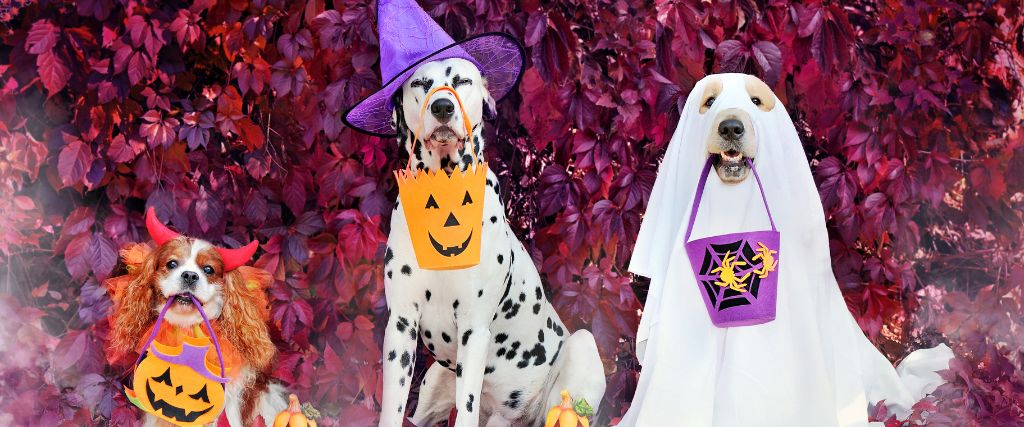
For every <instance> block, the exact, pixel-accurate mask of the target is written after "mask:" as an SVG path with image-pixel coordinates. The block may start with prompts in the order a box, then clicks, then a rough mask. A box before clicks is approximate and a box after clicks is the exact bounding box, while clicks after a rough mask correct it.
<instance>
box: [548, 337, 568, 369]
mask: <svg viewBox="0 0 1024 427" xmlns="http://www.w3.org/2000/svg"><path fill="white" fill-rule="evenodd" d="M562 344H565V341H559V342H558V349H556V350H555V355H554V356H551V361H550V362H548V364H549V365H554V364H555V360H557V359H558V353H561V352H562Z"/></svg>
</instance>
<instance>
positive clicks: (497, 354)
mask: <svg viewBox="0 0 1024 427" xmlns="http://www.w3.org/2000/svg"><path fill="white" fill-rule="evenodd" d="M494 354H495V355H496V356H498V357H501V356H504V355H505V347H502V348H499V349H498V352H497V353H494Z"/></svg>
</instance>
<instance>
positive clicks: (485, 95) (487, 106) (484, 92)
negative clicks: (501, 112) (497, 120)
mask: <svg viewBox="0 0 1024 427" xmlns="http://www.w3.org/2000/svg"><path fill="white" fill-rule="evenodd" d="M482 80H483V82H482V84H481V85H480V99H483V100H484V117H485V118H486V117H494V116H497V115H498V108H497V107H496V106H495V104H496V102H495V101H494V97H493V96H491V91H490V90H488V89H487V79H486V78H483V79H482Z"/></svg>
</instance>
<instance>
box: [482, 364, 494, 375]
mask: <svg viewBox="0 0 1024 427" xmlns="http://www.w3.org/2000/svg"><path fill="white" fill-rule="evenodd" d="M493 372H494V366H487V367H486V368H484V375H490V374H491V373H493Z"/></svg>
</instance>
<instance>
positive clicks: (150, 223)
mask: <svg viewBox="0 0 1024 427" xmlns="http://www.w3.org/2000/svg"><path fill="white" fill-rule="evenodd" d="M146 230H148V231H149V236H150V237H152V238H153V241H154V242H156V244H157V246H160V245H163V244H164V243H167V242H168V241H171V240H174V239H176V238H178V237H180V236H181V234H178V233H177V232H175V231H174V230H171V229H170V228H167V226H166V225H164V224H163V223H162V222H160V220H159V219H158V218H157V217H156V209H154V208H152V207H150V208H149V210H147V211H146ZM258 247H259V242H257V241H255V240H253V241H251V242H249V244H248V245H245V246H242V247H240V248H238V249H225V248H221V247H214V249H216V250H217V252H218V253H219V254H220V259H221V261H223V262H224V271H231V270H234V269H236V268H238V267H241V266H243V265H245V264H246V263H248V262H249V260H250V259H252V256H253V254H255V253H256V248H258Z"/></svg>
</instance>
